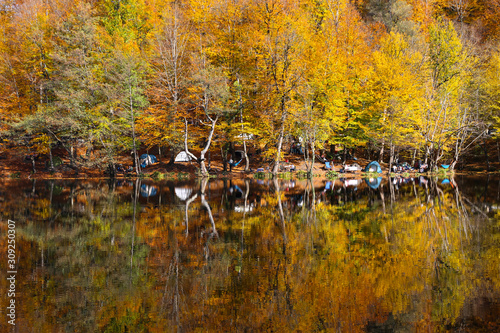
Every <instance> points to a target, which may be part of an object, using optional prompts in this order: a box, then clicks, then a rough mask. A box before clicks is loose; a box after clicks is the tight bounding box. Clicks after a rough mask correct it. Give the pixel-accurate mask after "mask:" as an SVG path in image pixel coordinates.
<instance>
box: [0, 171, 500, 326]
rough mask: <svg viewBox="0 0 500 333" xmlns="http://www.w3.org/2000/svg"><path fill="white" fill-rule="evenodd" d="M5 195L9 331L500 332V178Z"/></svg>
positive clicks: (1, 244)
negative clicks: (11, 245)
mask: <svg viewBox="0 0 500 333" xmlns="http://www.w3.org/2000/svg"><path fill="white" fill-rule="evenodd" d="M0 206H1V212H0V214H1V223H0V228H1V233H0V235H2V236H1V239H0V248H1V252H2V255H1V256H0V257H1V258H2V260H1V262H0V270H1V272H2V273H1V274H0V276H10V275H11V274H7V273H6V272H8V271H9V267H8V255H7V254H8V239H9V238H8V237H7V235H8V230H9V226H10V224H8V223H7V222H8V220H9V219H10V220H12V221H14V222H12V223H15V227H12V228H11V229H15V245H16V249H15V251H16V252H15V257H16V263H15V269H16V271H15V272H16V273H15V274H14V275H15V297H7V291H8V290H9V288H10V286H11V285H10V281H9V280H7V279H6V278H2V279H1V281H0V290H1V294H2V297H1V298H0V300H1V302H2V303H1V309H2V310H1V313H2V319H1V320H0V331H2V332H10V331H12V332H198V331H200V332H201V331H203V332H221V331H232V332H257V331H274V332H321V331H328V332H420V331H425V332H436V331H467V332H490V331H498V330H500V215H499V212H500V178H499V177H494V176H483V177H479V176H476V177H471V176H467V177H466V176H456V177H455V178H454V179H430V178H425V177H419V178H415V179H403V178H400V179H387V178H385V179H358V180H355V179H346V180H336V181H326V180H320V179H315V180H314V181H313V182H311V181H307V180H304V181H292V180H283V179H278V180H268V179H265V180H257V179H252V180H209V181H165V182H154V181H150V180H95V181H82V180H57V181H40V180H38V181H16V180H9V181H7V180H4V181H3V188H2V189H1V190H0ZM12 225H14V224H12ZM11 299H14V300H15V324H16V326H12V325H11V324H9V323H8V320H10V319H9V317H8V316H7V314H8V312H6V311H8V310H6V308H7V306H8V305H9V304H10V303H9V302H10V300H11Z"/></svg>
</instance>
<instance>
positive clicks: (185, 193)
mask: <svg viewBox="0 0 500 333" xmlns="http://www.w3.org/2000/svg"><path fill="white" fill-rule="evenodd" d="M191 193H193V190H192V189H190V188H185V187H176V188H175V195H176V196H177V198H179V199H181V200H182V201H186V200H187V199H189V197H190V196H191Z"/></svg>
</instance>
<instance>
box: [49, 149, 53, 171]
mask: <svg viewBox="0 0 500 333" xmlns="http://www.w3.org/2000/svg"><path fill="white" fill-rule="evenodd" d="M49 162H50V166H49V170H50V171H54V159H53V158H52V147H49Z"/></svg>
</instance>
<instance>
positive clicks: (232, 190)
mask: <svg viewBox="0 0 500 333" xmlns="http://www.w3.org/2000/svg"><path fill="white" fill-rule="evenodd" d="M229 193H230V194H234V196H235V197H236V198H241V197H242V196H243V191H242V190H241V188H239V187H238V185H233V186H231V187H230V188H229Z"/></svg>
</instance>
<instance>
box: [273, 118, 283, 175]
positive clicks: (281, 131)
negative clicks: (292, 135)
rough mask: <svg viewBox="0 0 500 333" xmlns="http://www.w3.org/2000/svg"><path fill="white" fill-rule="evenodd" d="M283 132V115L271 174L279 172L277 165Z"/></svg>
mask: <svg viewBox="0 0 500 333" xmlns="http://www.w3.org/2000/svg"><path fill="white" fill-rule="evenodd" d="M284 133H285V117H284V116H283V117H282V121H281V129H280V134H279V137H278V149H277V152H276V159H275V161H274V167H273V175H277V174H278V172H279V170H280V169H279V166H280V159H281V145H282V144H283V136H284Z"/></svg>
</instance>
